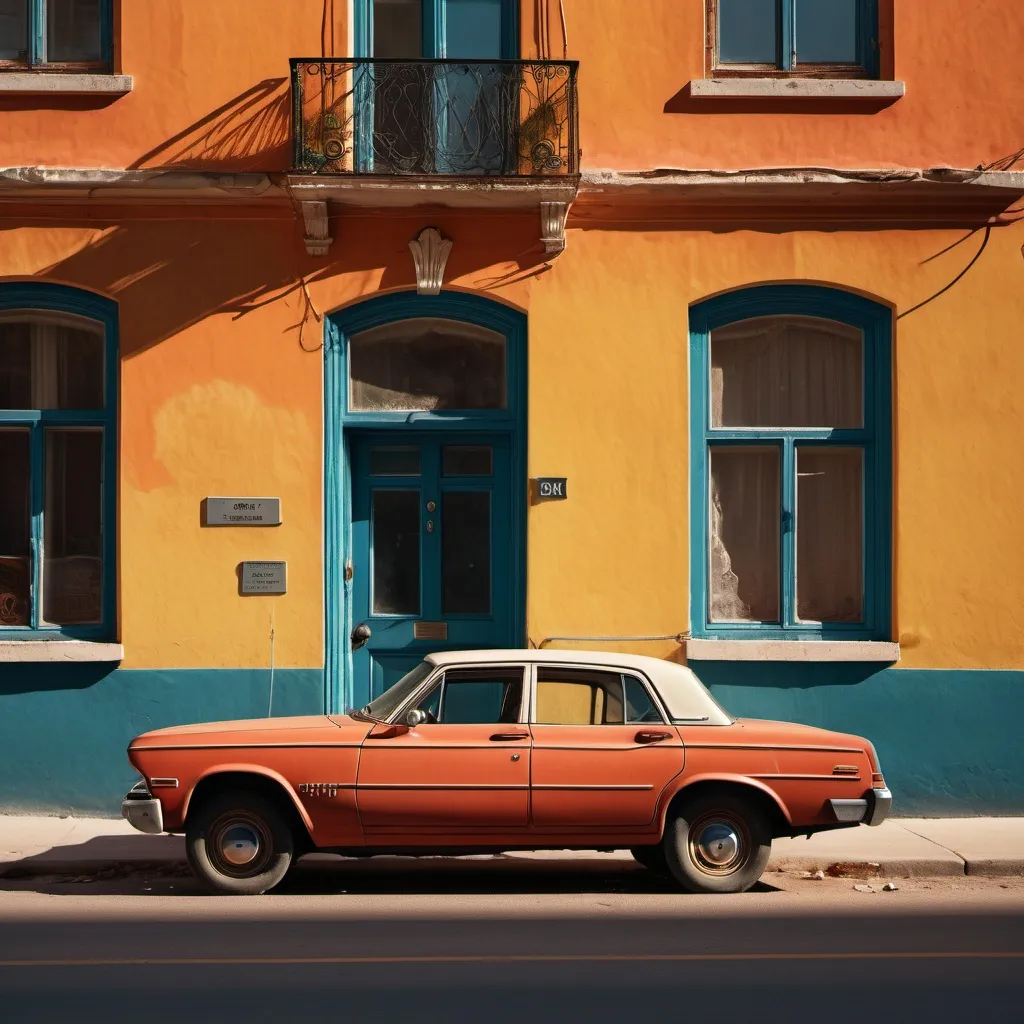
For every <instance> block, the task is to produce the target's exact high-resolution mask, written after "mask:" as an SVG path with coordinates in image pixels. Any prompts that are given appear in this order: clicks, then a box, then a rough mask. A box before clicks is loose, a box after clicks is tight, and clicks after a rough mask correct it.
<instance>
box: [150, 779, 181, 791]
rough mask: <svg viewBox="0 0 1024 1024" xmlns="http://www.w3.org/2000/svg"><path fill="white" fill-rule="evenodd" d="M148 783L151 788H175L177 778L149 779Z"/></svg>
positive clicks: (176, 786)
mask: <svg viewBox="0 0 1024 1024" xmlns="http://www.w3.org/2000/svg"><path fill="white" fill-rule="evenodd" d="M149 785H150V788H151V789H177V788H178V780H177V779H150V780H149Z"/></svg>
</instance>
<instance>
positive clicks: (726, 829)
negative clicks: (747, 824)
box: [695, 821, 741, 868]
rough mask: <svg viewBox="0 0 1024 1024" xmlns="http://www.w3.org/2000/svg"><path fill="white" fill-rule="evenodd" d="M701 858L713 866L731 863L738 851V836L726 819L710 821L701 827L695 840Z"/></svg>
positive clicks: (719, 866) (722, 866)
mask: <svg viewBox="0 0 1024 1024" xmlns="http://www.w3.org/2000/svg"><path fill="white" fill-rule="evenodd" d="M695 845H696V847H697V852H698V854H699V855H700V858H701V860H703V861H704V862H705V863H706V864H708V865H709V866H711V867H713V868H724V867H727V866H728V865H730V864H732V863H733V861H735V860H736V858H737V857H738V856H739V853H740V847H741V843H740V837H739V836H738V835H737V833H736V829H735V828H733V826H732V825H731V824H730V823H729V822H727V821H710V822H708V823H707V824H706V825H704V826H703V828H701V830H700V832H699V834H698V836H697V842H696V844H695Z"/></svg>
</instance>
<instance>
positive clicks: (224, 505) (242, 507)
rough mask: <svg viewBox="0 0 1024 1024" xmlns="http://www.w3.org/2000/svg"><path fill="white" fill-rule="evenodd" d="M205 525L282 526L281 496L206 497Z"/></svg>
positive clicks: (204, 505) (204, 504)
mask: <svg viewBox="0 0 1024 1024" xmlns="http://www.w3.org/2000/svg"><path fill="white" fill-rule="evenodd" d="M203 525H204V526H280V525H281V499H280V498H205V499H204V500H203Z"/></svg>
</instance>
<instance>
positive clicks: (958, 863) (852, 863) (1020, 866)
mask: <svg viewBox="0 0 1024 1024" xmlns="http://www.w3.org/2000/svg"><path fill="white" fill-rule="evenodd" d="M444 859H445V860H449V859H450V860H458V859H460V858H457V857H451V858H448V857H446V858H444ZM538 859H540V860H542V859H543V858H538ZM524 860H525V858H524ZM563 863H566V861H565V860H563ZM814 871H823V872H824V873H825V874H826V875H827V876H829V877H832V878H858V879H860V878H863V879H870V878H883V877H893V878H956V877H962V876H964V875H971V876H974V877H988V878H1013V877H1019V876H1024V860H1017V859H998V858H986V859H979V860H971V861H966V862H965V861H963V860H961V859H960V858H959V857H953V856H949V857H945V858H939V857H936V858H927V857H921V858H891V859H887V858H885V857H879V859H878V860H877V861H868V860H845V861H836V860H834V859H832V858H828V857H820V856H819V857H814V856H808V857H792V856H787V857H780V858H779V859H777V860H776V859H775V858H772V860H770V861H769V862H768V867H767V868H766V869H765V874H766V875H770V874H771V873H772V872H791V873H799V872H814ZM141 872H151V873H153V874H187V873H188V872H189V868H188V863H187V861H186V860H185V859H184V858H177V857H169V858H164V859H152V858H149V859H140V860H134V859H132V858H125V857H121V858H114V857H101V858H89V859H84V858H83V859H81V860H70V859H67V858H60V857H47V856H46V855H45V854H43V855H37V856H36V857H31V858H26V859H25V860H14V861H8V862H7V863H5V864H0V879H26V878H41V877H46V876H52V875H61V876H67V875H76V876H77V875H105V876H106V877H108V878H116V877H123V876H126V875H133V874H139V873H141Z"/></svg>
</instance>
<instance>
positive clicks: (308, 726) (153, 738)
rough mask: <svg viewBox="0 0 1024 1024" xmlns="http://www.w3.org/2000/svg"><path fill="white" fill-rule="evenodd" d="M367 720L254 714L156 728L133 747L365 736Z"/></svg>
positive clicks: (334, 739) (144, 735)
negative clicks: (232, 719)
mask: <svg viewBox="0 0 1024 1024" xmlns="http://www.w3.org/2000/svg"><path fill="white" fill-rule="evenodd" d="M369 729H370V725H369V724H368V723H366V722H357V721H355V719H352V718H349V717H348V716H347V715H335V716H333V717H330V718H329V717H328V716H327V715H301V716H297V717H295V718H250V719H243V720H240V721H233V722H201V723H199V724H198V725H176V726H172V727H171V728H169V729H154V730H153V731H152V732H146V733H143V734H142V735H141V736H137V737H136V738H135V739H134V740H133V741H132V747H135V748H141V747H155V746H163V745H166V744H176V743H182V744H186V743H204V744H205V743H218V742H223V743H226V744H230V745H231V746H244V745H245V744H247V743H254V744H263V743H317V742H335V743H338V742H343V741H344V740H353V741H359V740H362V739H363V737H364V736H365V735H366V733H367V732H368V731H369Z"/></svg>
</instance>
